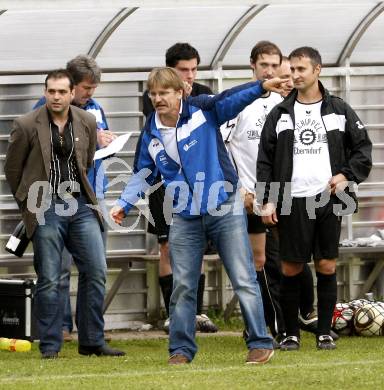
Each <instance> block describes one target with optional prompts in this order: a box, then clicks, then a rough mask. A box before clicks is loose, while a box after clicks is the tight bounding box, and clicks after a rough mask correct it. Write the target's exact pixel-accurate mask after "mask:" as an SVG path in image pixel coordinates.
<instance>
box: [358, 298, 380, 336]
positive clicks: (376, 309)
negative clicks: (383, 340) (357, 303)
mask: <svg viewBox="0 0 384 390" xmlns="http://www.w3.org/2000/svg"><path fill="white" fill-rule="evenodd" d="M383 325H384V308H383V306H382V305H380V304H378V303H376V302H370V303H367V304H365V305H364V306H362V307H360V308H359V309H357V310H356V312H355V317H354V326H355V330H356V333H357V334H359V335H361V336H380V335H382V334H383Z"/></svg>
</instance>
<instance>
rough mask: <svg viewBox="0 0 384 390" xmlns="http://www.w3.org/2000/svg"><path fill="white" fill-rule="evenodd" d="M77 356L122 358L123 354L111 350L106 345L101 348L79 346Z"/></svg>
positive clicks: (116, 350)
mask: <svg viewBox="0 0 384 390" xmlns="http://www.w3.org/2000/svg"><path fill="white" fill-rule="evenodd" d="M79 354H80V355H87V356H91V355H96V356H124V355H125V352H123V351H119V350H118V349H113V348H111V347H110V346H108V345H107V344H104V345H103V346H101V347H88V346H84V345H79Z"/></svg>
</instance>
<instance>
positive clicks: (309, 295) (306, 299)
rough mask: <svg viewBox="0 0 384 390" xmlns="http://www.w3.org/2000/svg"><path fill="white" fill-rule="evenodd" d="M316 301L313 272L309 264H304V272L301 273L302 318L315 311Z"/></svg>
mask: <svg viewBox="0 0 384 390" xmlns="http://www.w3.org/2000/svg"><path fill="white" fill-rule="evenodd" d="M314 300H315V293H314V289H313V276H312V271H311V269H310V268H309V265H308V264H304V267H303V272H301V273H300V314H301V315H302V317H305V316H306V315H307V314H309V313H311V312H312V311H313V302H314Z"/></svg>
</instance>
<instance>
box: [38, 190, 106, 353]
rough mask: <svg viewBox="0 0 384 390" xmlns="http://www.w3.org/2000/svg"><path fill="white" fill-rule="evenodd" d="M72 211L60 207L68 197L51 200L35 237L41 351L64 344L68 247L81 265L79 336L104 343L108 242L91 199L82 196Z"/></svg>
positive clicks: (90, 343) (88, 342) (93, 343)
mask: <svg viewBox="0 0 384 390" xmlns="http://www.w3.org/2000/svg"><path fill="white" fill-rule="evenodd" d="M77 201H78V210H77V212H76V213H75V214H74V215H73V216H60V215H58V214H57V213H56V212H55V206H58V207H62V206H63V205H65V204H66V203H65V201H63V200H60V199H54V200H52V203H51V206H50V208H49V209H48V210H47V211H46V212H45V213H44V217H45V224H42V225H39V226H38V227H37V228H36V231H35V234H34V236H33V249H34V266H35V271H36V274H37V284H36V294H35V316H36V319H37V328H38V332H39V338H40V351H41V352H42V353H44V352H47V351H55V352H58V351H59V350H60V348H61V345H62V324H63V305H64V301H65V297H64V296H63V294H62V291H61V289H60V275H61V268H62V266H61V256H62V252H63V248H64V246H65V247H66V248H67V249H68V251H69V252H70V253H71V254H72V256H73V258H74V262H75V264H76V266H77V268H78V270H79V285H78V304H77V308H78V336H79V344H80V345H84V346H102V345H104V332H103V329H104V319H103V301H104V294H105V281H106V269H107V267H106V261H105V254H104V245H103V240H102V237H101V230H100V225H99V223H98V220H97V219H96V216H95V215H94V213H93V211H92V210H91V209H90V208H89V207H88V206H86V202H87V201H86V199H85V198H84V197H83V196H81V197H80V198H78V199H77Z"/></svg>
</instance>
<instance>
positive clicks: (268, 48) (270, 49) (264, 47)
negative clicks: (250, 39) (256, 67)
mask: <svg viewBox="0 0 384 390" xmlns="http://www.w3.org/2000/svg"><path fill="white" fill-rule="evenodd" d="M263 54H268V55H273V54H276V55H278V56H279V57H280V64H281V61H282V59H283V55H282V54H281V50H280V49H279V48H278V46H277V45H275V44H274V43H272V42H270V41H260V42H257V43H256V45H255V46H253V48H252V51H251V57H250V60H251V63H252V64H254V63H255V62H256V61H257V58H258V57H259V56H261V55H263Z"/></svg>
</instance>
